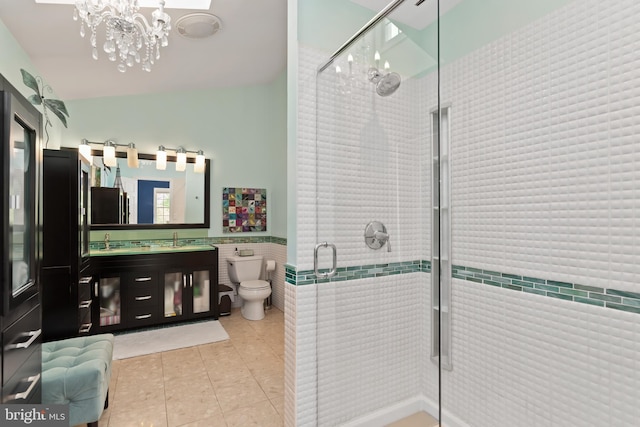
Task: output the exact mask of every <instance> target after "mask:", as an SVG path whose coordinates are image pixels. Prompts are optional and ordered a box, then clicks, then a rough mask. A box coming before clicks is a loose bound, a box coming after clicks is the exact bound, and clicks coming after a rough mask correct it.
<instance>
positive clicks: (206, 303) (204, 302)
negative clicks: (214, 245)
mask: <svg viewBox="0 0 640 427" xmlns="http://www.w3.org/2000/svg"><path fill="white" fill-rule="evenodd" d="M210 276H211V275H210V274H209V270H208V269H207V270H197V271H194V272H192V273H190V280H189V290H190V294H191V301H190V302H191V308H192V311H193V314H202V313H209V312H210V311H211V280H210Z"/></svg>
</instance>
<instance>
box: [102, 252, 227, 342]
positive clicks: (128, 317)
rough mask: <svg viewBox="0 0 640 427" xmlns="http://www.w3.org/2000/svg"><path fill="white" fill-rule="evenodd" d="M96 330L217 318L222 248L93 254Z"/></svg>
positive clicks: (133, 327) (113, 329)
mask: <svg viewBox="0 0 640 427" xmlns="http://www.w3.org/2000/svg"><path fill="white" fill-rule="evenodd" d="M91 268H92V271H93V277H94V289H95V307H94V310H93V312H92V313H93V315H92V316H93V317H92V321H93V323H94V324H96V325H99V326H98V329H97V332H108V331H116V330H122V329H135V328H139V327H145V326H151V325H159V324H165V323H174V322H180V321H187V320H193V319H198V318H213V319H217V318H218V304H217V301H218V251H217V248H214V247H211V249H210V250H205V251H194V252H168V253H150V254H135V255H114V256H98V257H94V258H92V261H91Z"/></svg>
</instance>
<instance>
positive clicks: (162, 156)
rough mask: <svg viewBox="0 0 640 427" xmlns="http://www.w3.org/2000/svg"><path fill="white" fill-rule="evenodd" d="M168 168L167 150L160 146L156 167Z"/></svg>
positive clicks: (159, 168)
mask: <svg viewBox="0 0 640 427" xmlns="http://www.w3.org/2000/svg"><path fill="white" fill-rule="evenodd" d="M166 168H167V152H166V151H164V146H162V145H161V146H160V147H158V151H157V152H156V169H158V170H161V171H163V170H165V169H166Z"/></svg>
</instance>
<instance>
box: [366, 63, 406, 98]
mask: <svg viewBox="0 0 640 427" xmlns="http://www.w3.org/2000/svg"><path fill="white" fill-rule="evenodd" d="M367 76H368V77H369V81H370V82H371V83H373V84H375V85H376V93H377V94H378V95H380V96H389V95H391V94H392V93H394V92H395V91H396V90H398V88H399V87H400V83H401V81H402V80H401V79H400V74H398V73H387V74H382V73H381V72H380V71H379V70H378V69H377V68H369V71H368V72H367Z"/></svg>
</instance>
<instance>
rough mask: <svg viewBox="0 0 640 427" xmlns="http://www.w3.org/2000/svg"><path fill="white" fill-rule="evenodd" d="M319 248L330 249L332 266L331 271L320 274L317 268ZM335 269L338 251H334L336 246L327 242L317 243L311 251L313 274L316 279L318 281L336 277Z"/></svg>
mask: <svg viewBox="0 0 640 427" xmlns="http://www.w3.org/2000/svg"><path fill="white" fill-rule="evenodd" d="M320 248H331V251H332V252H333V263H332V264H333V265H332V266H331V270H329V271H328V272H327V273H320V270H319V268H318V251H319V250H320ZM337 269H338V251H337V249H336V245H334V244H333V243H328V242H322V243H318V244H317V245H316V247H315V249H314V250H313V272H314V273H315V275H316V277H317V278H319V279H328V278H329V277H333V276H335V275H336V271H337Z"/></svg>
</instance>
